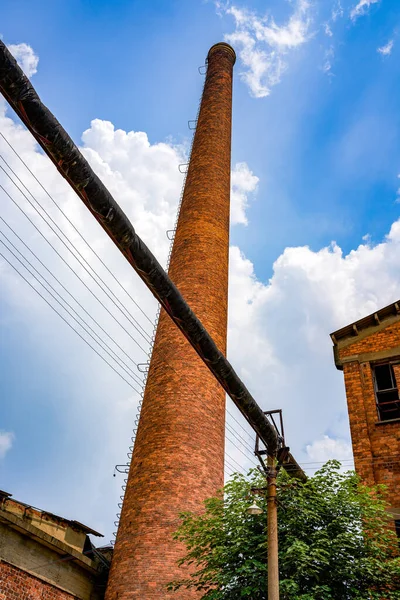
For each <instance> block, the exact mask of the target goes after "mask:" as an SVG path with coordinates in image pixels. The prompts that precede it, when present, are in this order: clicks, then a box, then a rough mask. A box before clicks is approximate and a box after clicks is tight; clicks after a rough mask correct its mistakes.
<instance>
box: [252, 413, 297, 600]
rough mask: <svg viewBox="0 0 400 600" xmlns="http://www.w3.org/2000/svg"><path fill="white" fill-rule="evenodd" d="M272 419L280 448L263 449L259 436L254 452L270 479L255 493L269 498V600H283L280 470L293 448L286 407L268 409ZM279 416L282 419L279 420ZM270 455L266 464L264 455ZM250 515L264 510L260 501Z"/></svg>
mask: <svg viewBox="0 0 400 600" xmlns="http://www.w3.org/2000/svg"><path fill="white" fill-rule="evenodd" d="M264 414H265V416H266V417H267V418H268V419H269V420H270V422H271V424H272V426H273V427H274V429H275V431H276V434H277V436H278V449H277V452H276V454H274V453H273V452H270V451H269V450H268V449H262V448H260V438H259V436H256V445H255V449H254V454H255V455H256V457H257V458H258V460H259V461H260V464H261V466H259V467H258V469H259V471H260V473H262V475H264V477H265V478H266V480H267V487H263V488H252V490H251V491H252V492H253V494H263V495H265V496H266V498H267V544H268V555H267V560H268V600H279V558H278V503H277V497H276V478H277V475H278V471H279V469H280V468H281V467H282V466H283V465H284V464H285V462H286V461H287V460H288V456H289V455H290V452H289V450H290V449H289V448H288V447H287V446H286V445H285V433H284V429H283V417H282V410H281V409H278V410H269V411H266V412H264ZM275 419H277V420H278V419H279V420H278V422H277V421H276V420H275ZM263 456H264V457H265V456H266V463H267V464H265V462H264V459H263V458H262V457H263ZM248 512H249V513H250V514H260V513H261V512H262V509H260V508H259V507H257V505H256V504H254V505H253V506H251V507H250V508H249V509H248Z"/></svg>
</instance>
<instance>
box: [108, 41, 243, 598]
mask: <svg viewBox="0 0 400 600" xmlns="http://www.w3.org/2000/svg"><path fill="white" fill-rule="evenodd" d="M234 63H235V53H234V51H233V49H232V48H231V47H230V46H229V45H228V44H225V43H219V44H216V45H215V46H213V47H212V48H211V49H210V51H209V52H208V57H207V73H206V79H205V84H204V90H203V96H202V101H201V106H200V112H199V117H198V121H197V126H196V132H195V136H194V140H193V148H192V153H191V158H190V164H189V168H188V173H187V178H186V183H185V189H184V193H183V198H182V205H181V209H180V214H179V220H178V225H177V229H176V232H175V237H174V244H173V250H172V255H171V262H170V268H169V275H170V277H171V279H172V281H173V282H174V283H175V285H176V286H177V287H178V289H179V290H180V292H181V293H182V294H183V296H184V298H185V300H186V301H187V302H188V303H189V305H190V306H191V308H192V309H193V311H194V312H195V314H196V315H197V316H198V318H199V319H200V320H201V322H202V323H203V324H204V326H205V327H206V328H207V330H208V332H209V333H210V334H211V336H212V337H213V339H214V340H215V342H216V344H217V345H218V347H219V348H220V350H221V351H222V352H225V351H226V335H227V303H228V252H229V213H230V170H231V113H232V71H233V65H234ZM224 444H225V392H224V391H223V389H222V388H221V387H220V385H219V384H218V383H217V381H216V380H215V378H214V377H213V376H212V375H211V373H210V372H209V370H208V369H207V367H206V366H205V365H204V364H203V362H202V361H201V359H200V358H199V357H198V355H197V354H196V352H195V350H194V349H193V348H192V347H191V346H190V344H189V342H188V341H187V340H186V338H184V336H183V335H182V333H181V332H180V331H179V330H178V329H177V327H176V326H175V325H174V323H172V321H171V320H170V318H169V317H168V316H167V314H166V313H165V312H164V311H162V312H161V315H160V320H159V324H158V328H157V334H156V339H155V344H154V349H153V354H152V358H151V363H150V369H149V376H148V379H147V385H146V390H145V395H144V399H143V405H142V410H141V415H140V421H139V426H138V431H137V436H136V441H135V446H134V450H133V456H132V461H131V466H130V472H129V476H128V482H127V486H126V491H125V498H124V502H123V506H122V510H121V517H120V523H119V528H118V533H117V538H116V543H115V548H114V557H113V561H112V564H111V571H110V578H109V583H108V587H107V592H106V598H107V600H117V599H118V600H128V599H129V600H133V599H134V598H137V599H138V600H139V599H140V600H153V599H154V600H156V599H157V600H160V599H166V598H171V599H173V600H180V599H185V600H187V599H188V598H196V597H198V593H195V592H194V591H192V592H191V591H188V590H182V591H178V592H171V593H169V592H168V591H167V587H166V584H167V583H168V582H170V581H171V580H173V579H177V578H182V577H183V576H185V575H186V572H185V570H184V568H183V567H182V568H180V567H178V565H177V561H178V559H179V558H180V557H181V556H182V554H183V547H182V546H181V545H180V544H179V543H177V542H174V541H173V539H172V533H173V532H174V531H175V530H176V528H177V526H178V524H179V513H180V512H182V511H185V510H189V511H192V512H195V511H201V510H202V509H203V501H204V500H205V499H206V498H208V497H210V496H213V495H215V493H216V492H217V490H218V489H220V488H221V487H222V486H223V475H224Z"/></svg>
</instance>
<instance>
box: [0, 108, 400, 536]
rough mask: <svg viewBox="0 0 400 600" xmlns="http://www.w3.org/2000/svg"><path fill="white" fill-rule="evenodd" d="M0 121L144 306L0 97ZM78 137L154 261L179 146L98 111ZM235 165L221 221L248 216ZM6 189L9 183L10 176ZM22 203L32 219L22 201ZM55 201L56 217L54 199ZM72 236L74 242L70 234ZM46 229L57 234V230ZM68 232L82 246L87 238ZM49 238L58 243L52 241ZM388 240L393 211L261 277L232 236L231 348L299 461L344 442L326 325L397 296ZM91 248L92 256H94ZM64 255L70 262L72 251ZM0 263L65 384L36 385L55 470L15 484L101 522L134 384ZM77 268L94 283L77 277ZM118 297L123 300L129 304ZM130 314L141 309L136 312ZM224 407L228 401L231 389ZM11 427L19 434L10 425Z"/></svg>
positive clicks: (41, 250)
mask: <svg viewBox="0 0 400 600" xmlns="http://www.w3.org/2000/svg"><path fill="white" fill-rule="evenodd" d="M0 129H1V131H2V132H3V133H4V134H5V135H6V136H7V138H8V139H10V140H11V141H12V142H13V144H14V145H15V147H16V148H17V150H18V151H19V152H20V153H21V155H22V157H23V158H24V160H25V161H26V162H27V163H28V164H29V165H30V166H31V168H32V169H33V170H34V171H35V173H36V174H37V175H38V176H39V178H40V179H41V180H42V181H43V182H44V183H45V185H46V187H47V188H48V189H49V190H50V191H51V192H52V194H53V196H54V198H55V199H56V200H57V201H58V202H60V204H61V205H62V207H63V208H64V210H65V211H66V212H67V213H68V215H69V216H70V217H71V218H72V219H73V220H74V222H76V223H77V225H78V226H79V228H80V229H81V230H82V231H83V232H84V233H85V236H86V237H87V238H88V239H89V241H90V242H91V243H92V244H93V245H94V246H95V248H96V250H97V251H98V252H99V254H100V255H101V257H102V258H103V260H105V262H106V263H107V264H108V265H109V266H110V267H111V268H112V270H113V271H114V273H115V275H116V277H117V279H118V280H120V281H122V282H123V283H124V285H126V286H127V288H128V290H129V291H130V293H131V294H132V295H133V296H134V298H135V299H136V300H137V301H138V302H139V303H140V305H141V306H142V307H144V308H145V310H146V312H148V314H149V315H150V316H153V315H154V313H155V302H154V301H153V300H152V298H151V296H150V293H149V292H148V291H147V289H145V288H144V285H143V284H142V283H141V282H140V280H139V279H138V278H137V277H136V275H135V274H133V273H132V270H131V268H130V267H129V266H128V265H127V264H126V262H125V261H124V259H123V258H122V257H121V256H120V255H119V253H118V252H117V251H116V250H114V248H113V246H112V244H111V243H110V242H109V240H108V238H107V237H106V236H105V234H104V233H103V232H102V230H101V228H100V227H99V226H98V225H97V224H96V222H95V221H94V220H93V218H92V217H91V216H90V215H89V214H88V212H87V210H86V209H85V208H84V207H83V206H82V204H81V202H80V201H79V200H78V199H77V198H76V196H75V195H74V193H73V192H72V191H71V190H70V189H69V187H68V185H67V184H66V183H65V182H64V181H63V180H62V179H61V178H60V176H59V174H58V173H57V171H56V169H55V168H53V166H52V165H50V164H49V161H48V159H47V158H46V157H45V156H43V154H42V153H41V152H39V151H38V148H37V147H36V145H35V143H34V142H33V140H32V137H31V135H30V134H29V133H28V132H26V131H25V130H24V129H23V128H22V127H20V126H18V125H16V124H15V123H14V122H13V121H11V119H9V118H7V116H6V115H5V114H4V105H2V106H0ZM83 146H84V147H83V151H84V153H85V155H86V157H87V158H88V159H89V160H90V162H91V164H92V165H93V167H94V168H95V169H96V171H97V172H98V174H99V175H100V177H101V178H102V179H103V181H104V183H105V184H106V185H107V187H108V188H109V189H110V191H111V192H112V193H113V194H114V196H115V198H116V199H117V201H118V202H119V203H120V204H121V206H122V208H123V209H124V210H125V212H126V213H127V215H128V216H129V218H130V219H131V220H132V222H133V224H134V225H135V227H136V229H137V230H138V232H139V234H140V235H142V236H143V238H144V241H145V242H146V243H147V244H148V245H149V247H150V248H151V249H152V250H153V251H154V252H155V254H156V256H157V257H158V258H159V259H160V260H161V261H162V262H163V263H165V259H166V255H167V251H168V245H169V243H168V240H167V238H166V236H165V231H166V230H167V229H171V228H172V227H173V223H174V220H175V211H176V207H177V203H178V199H179V196H180V190H181V184H182V176H181V175H180V174H179V172H178V164H179V163H181V162H185V158H184V156H183V150H182V148H181V146H179V145H174V144H172V143H169V144H167V143H152V142H151V141H150V140H149V139H148V137H147V135H146V134H145V133H144V132H125V131H122V130H116V129H115V128H114V126H113V125H112V124H111V123H110V122H107V121H100V120H94V121H93V122H92V124H91V126H90V128H89V129H88V130H87V131H86V132H85V133H84V134H83ZM0 147H1V153H2V154H4V155H5V156H6V158H7V160H9V161H11V163H12V166H13V168H15V169H17V170H18V172H19V173H20V174H22V176H23V177H24V179H25V181H26V183H27V184H28V185H29V187H30V188H31V189H32V191H33V193H35V194H36V195H38V196H40V199H41V201H42V202H45V203H46V208H47V209H48V210H52V211H53V207H52V204H51V202H50V201H49V199H48V198H46V196H45V195H44V194H43V193H42V192H41V191H40V188H39V187H38V186H37V185H36V184H35V183H34V182H33V180H32V179H31V178H30V176H28V175H27V174H26V173H25V172H24V171H23V170H21V165H20V164H19V163H18V161H17V159H16V158H15V156H13V155H12V154H11V153H9V152H8V151H7V149H6V147H5V146H4V144H3V142H1V140H0ZM233 173H234V174H233V177H232V187H233V197H232V201H233V207H232V213H233V214H232V220H233V221H234V222H237V223H245V222H246V220H247V219H246V214H245V209H246V205H247V202H248V200H247V198H248V197H249V196H251V194H252V193H254V192H255V190H256V187H257V183H258V178H257V177H256V175H255V174H253V173H252V172H251V170H250V169H249V168H248V167H247V165H246V164H245V163H239V164H238V165H236V168H235V169H234V172H233ZM3 180H4V178H3V177H2V181H3ZM7 189H10V190H11V187H10V186H9V185H8V184H7ZM19 201H21V202H22V198H19ZM29 214H30V215H32V218H34V219H35V220H36V215H35V214H34V213H33V212H32V211H30V213H29ZM52 214H53V215H54V217H55V218H56V219H57V220H58V222H60V223H61V224H62V223H63V221H61V220H59V215H58V213H57V212H56V211H54V212H53V213H52ZM2 216H3V217H4V218H6V219H7V220H8V221H9V222H11V223H12V224H13V226H14V227H15V229H17V231H18V232H19V233H20V234H22V236H23V238H24V239H25V240H26V241H27V242H28V243H29V244H30V245H32V247H34V249H35V251H36V252H37V254H38V255H39V256H40V258H41V259H42V260H44V262H45V263H46V264H48V265H49V267H50V268H52V269H53V270H54V271H55V272H57V275H58V276H59V278H60V279H62V281H63V282H64V283H65V285H66V286H67V287H68V289H70V290H71V291H73V293H74V295H76V297H77V298H78V299H79V300H80V301H81V302H82V303H83V304H84V305H85V306H86V307H87V308H88V309H89V311H90V312H91V314H93V315H94V316H95V317H97V319H98V320H99V321H101V323H102V325H103V327H105V329H106V330H107V331H109V332H110V334H111V335H112V336H113V337H114V338H115V339H116V340H118V342H119V343H120V344H121V345H122V347H123V348H124V349H125V350H126V351H127V352H128V354H129V355H130V356H131V357H132V358H133V359H134V360H139V359H140V360H142V358H141V354H140V352H139V350H138V349H137V348H136V347H135V345H134V344H133V342H132V340H130V339H129V338H128V337H127V336H126V335H125V333H124V332H123V331H121V329H120V328H119V327H117V325H116V324H115V322H113V320H112V319H111V318H110V317H109V316H108V315H107V314H105V313H104V311H103V310H102V309H101V308H100V307H99V306H98V305H97V303H95V302H94V300H93V299H92V298H91V296H90V295H89V294H88V292H87V291H86V290H85V289H83V288H82V286H81V285H80V284H79V283H78V282H77V281H75V279H74V278H73V277H72V276H71V275H69V274H68V272H67V270H66V268H65V266H63V265H62V264H61V263H60V261H59V259H57V257H54V256H52V255H51V252H50V249H49V247H48V246H46V244H45V243H44V242H43V241H41V240H40V237H39V236H38V235H37V234H36V233H35V232H33V231H32V229H31V227H30V226H29V225H28V224H27V223H26V221H25V220H24V219H23V217H22V216H21V215H20V214H19V213H18V212H17V211H16V210H15V208H14V207H13V206H12V205H11V203H10V202H9V201H8V200H7V199H5V198H2ZM38 223H39V221H38ZM64 225H65V224H64ZM74 235H75V234H74ZM74 240H75V241H76V242H77V243H78V242H79V239H77V238H76V235H75V237H74ZM52 241H53V242H54V243H56V244H58V242H57V240H56V238H55V237H54V236H52ZM79 244H80V245H79V247H80V249H81V250H82V252H85V255H86V250H85V248H84V246H83V245H82V244H81V243H80V242H79ZM59 247H60V246H59ZM60 251H61V252H62V253H63V254H65V255H66V253H65V250H64V249H62V248H61V247H60ZM399 251H400V221H399V222H395V223H394V224H393V226H392V228H391V230H390V232H389V234H388V236H387V237H386V238H385V239H384V240H383V241H382V242H381V243H380V244H378V245H375V246H374V245H372V244H370V243H364V244H361V245H360V246H358V247H357V248H356V249H355V250H353V251H351V252H349V253H348V254H347V255H344V254H343V252H342V251H341V249H340V248H339V247H338V246H337V245H336V244H334V243H332V245H330V246H329V247H326V248H322V249H320V250H318V251H313V250H311V249H310V248H308V247H306V246H304V247H297V248H286V249H285V250H284V251H283V252H282V254H281V255H280V256H279V257H278V258H277V260H276V261H275V264H274V267H273V274H272V277H271V279H270V280H269V281H261V280H260V279H258V278H257V276H256V273H255V270H254V266H253V264H252V263H251V261H250V260H248V259H247V258H246V257H245V256H244V255H243V253H241V251H240V249H239V248H237V247H233V248H231V252H230V293H229V344H228V347H229V359H230V360H231V362H232V364H233V365H234V367H235V368H236V369H237V370H238V372H239V373H240V374H241V376H242V377H243V379H244V381H245V382H246V383H247V385H248V386H249V388H250V390H251V391H252V393H253V394H254V396H255V398H256V399H257V401H258V402H259V403H260V404H261V406H262V407H263V408H264V410H267V409H273V408H278V407H281V408H283V410H284V418H285V430H286V438H287V443H288V444H289V445H290V446H291V448H292V450H293V452H294V454H295V456H296V458H297V459H298V460H299V461H300V462H307V460H309V457H310V454H309V453H308V450H307V446H309V447H311V448H312V449H314V450H315V448H318V441H321V440H322V441H324V440H325V438H324V436H329V438H330V439H334V440H342V441H343V448H344V444H345V443H348V440H349V431H348V420H347V409H346V401H345V394H344V383H343V375H342V373H340V372H338V371H337V370H336V369H335V366H334V363H333V357H332V344H331V340H330V338H329V333H330V332H331V331H333V330H335V329H336V328H338V327H341V326H343V325H345V324H347V323H350V322H352V321H353V320H355V319H357V318H360V317H362V316H365V315H366V314H369V313H371V312H373V311H375V310H376V309H378V308H379V307H382V306H384V305H386V304H388V303H389V302H393V301H394V300H396V299H397V298H398V297H399V295H400V283H399V282H400V265H399V261H398V256H399ZM66 256H67V255H66ZM90 260H91V262H92V264H96V266H97V267H98V266H99V265H98V263H95V261H94V259H93V258H92V257H90ZM68 261H70V262H71V263H72V259H71V258H68ZM80 271H81V270H80ZM0 275H1V277H2V294H3V297H4V299H5V300H6V301H7V302H8V304H9V306H10V311H11V312H12V315H11V316H12V320H13V322H14V323H17V324H21V325H22V326H23V327H24V331H26V332H27V334H29V336H28V335H27V337H28V341H27V342H26V343H28V342H29V337H30V338H31V339H32V348H33V349H34V352H35V356H36V360H37V361H38V363H39V361H41V362H42V363H43V364H44V365H46V373H47V372H48V373H53V374H57V378H63V379H62V380H63V381H65V387H66V389H67V392H68V393H66V394H65V398H64V396H60V397H57V406H56V408H55V406H54V403H55V400H54V398H53V397H52V396H51V397H47V396H46V394H43V398H42V399H41V402H42V404H43V406H44V407H47V406H50V407H51V409H52V411H54V414H57V416H58V421H57V423H55V424H53V426H54V427H56V428H57V437H58V439H59V441H60V443H59V444H57V447H56V448H55V449H53V454H54V456H53V455H52V457H51V459H52V460H54V461H57V469H54V468H50V467H53V466H54V465H53V464H51V465H49V468H48V469H47V470H46V468H45V467H43V468H42V469H41V470H40V473H38V472H37V471H36V472H35V473H32V475H30V474H29V472H27V474H26V476H25V478H24V485H26V486H29V498H27V499H28V501H29V502H32V503H35V504H36V505H39V506H41V505H43V506H45V507H46V508H47V509H48V510H53V511H54V512H59V513H61V514H66V515H68V516H69V515H70V516H71V518H76V519H77V520H80V521H83V522H85V521H87V522H88V524H89V525H91V526H92V527H94V528H96V529H97V528H98V529H99V530H100V531H104V533H106V534H107V535H109V534H110V530H112V522H113V520H114V513H115V510H116V505H117V502H119V499H118V496H119V486H120V484H121V481H118V480H117V479H116V480H113V479H112V478H111V472H112V468H113V465H114V464H116V463H121V462H122V461H124V460H125V452H126V451H127V447H128V445H129V438H130V430H131V428H132V426H133V422H134V418H135V414H136V405H137V400H136V397H135V395H134V394H133V393H131V392H130V391H129V390H127V387H126V386H125V384H123V383H122V382H121V381H119V380H118V379H117V378H116V377H115V376H114V374H113V373H112V371H110V370H109V369H108V368H104V365H103V363H101V362H99V359H98V358H97V357H96V356H95V355H94V353H93V352H91V351H90V350H89V349H87V348H86V347H85V346H84V344H83V343H82V342H81V341H80V340H79V339H78V338H77V337H76V336H75V334H72V333H71V332H69V330H67V328H66V327H65V326H64V325H63V324H62V323H61V322H60V321H59V320H58V318H57V317H55V316H53V315H52V313H50V310H49V309H48V308H47V307H46V306H45V305H44V303H43V302H42V301H41V300H40V299H37V298H36V297H35V296H34V294H33V293H31V292H29V289H28V288H27V286H26V284H25V283H24V282H21V281H20V280H19V279H18V277H17V276H15V274H13V273H12V272H11V270H10V269H9V268H8V267H7V266H6V265H5V264H4V263H3V262H2V263H1V264H0ZM83 275H84V276H85V281H87V282H88V284H90V286H93V289H96V287H95V286H94V285H93V284H92V282H90V280H89V278H88V276H87V275H85V274H84V273H83ZM102 276H103V277H104V278H105V279H106V281H107V282H108V283H109V285H110V286H111V287H112V289H113V290H114V291H115V292H116V293H117V294H118V295H119V296H120V297H121V298H122V299H123V300H124V302H125V303H126V302H127V298H126V297H125V296H124V295H122V292H120V290H119V289H118V287H116V284H115V282H114V281H113V280H111V279H110V278H109V277H108V275H107V273H105V272H104V271H102ZM105 302H107V300H105ZM107 305H110V304H109V303H108V302H107ZM129 307H130V308H131V309H132V310H134V307H133V305H131V304H130V305H129ZM110 308H112V307H111V306H110ZM116 314H117V313H116ZM134 314H135V316H138V318H140V315H138V313H137V312H135V313H134ZM2 319H4V315H2ZM142 322H143V323H144V324H145V322H144V321H142ZM55 331H56V332H57V335H56V336H55V335H54V332H55ZM25 341H26V340H25ZM38 376H39V375H38ZM43 386H44V387H45V385H44V384H43ZM68 386H70V389H69V388H68ZM83 399H84V401H83ZM110 399H111V400H112V401H110ZM16 401H18V402H20V406H19V408H20V411H21V414H23V403H24V402H26V401H27V400H26V399H23V398H21V399H17V400H16ZM229 409H230V410H231V411H232V412H233V414H236V413H235V409H234V407H233V406H232V403H231V402H230V401H229ZM77 415H79V419H77ZM19 422H20V421H19ZM19 422H18V423H19ZM231 423H234V422H232V421H231ZM18 426H19V425H18ZM45 426H46V424H45V423H43V428H45ZM244 426H245V427H246V425H244ZM12 427H13V428H14V430H15V433H16V435H17V436H19V431H18V430H16V429H15V427H14V426H13V425H12ZM235 427H236V425H235ZM38 435H40V437H41V439H42V442H43V439H46V435H45V429H43V430H39V431H38ZM244 435H246V434H244ZM325 441H326V440H325ZM340 443H342V442H340ZM337 444H339V442H337ZM251 445H252V442H251V441H250V446H251ZM326 446H327V448H328V449H327V450H326V456H327V457H330V456H329V444H328V442H326ZM340 447H342V446H340ZM314 450H311V452H313V451H314ZM231 452H232V453H233V454H234V457H235V460H238V461H242V460H243V458H242V454H241V452H239V451H236V452H235V450H234V449H232V450H231ZM321 452H322V450H321ZM324 456H325V455H324ZM321 460H323V459H321ZM82 465H84V471H82ZM105 466H106V468H105ZM55 473H56V475H55ZM55 477H56V481H55V479H54V478H55ZM110 481H112V483H113V484H114V485H111V484H110ZM10 491H11V492H13V490H10ZM26 496H27V494H26ZM100 500H101V501H100Z"/></svg>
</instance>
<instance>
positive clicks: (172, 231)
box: [165, 229, 175, 242]
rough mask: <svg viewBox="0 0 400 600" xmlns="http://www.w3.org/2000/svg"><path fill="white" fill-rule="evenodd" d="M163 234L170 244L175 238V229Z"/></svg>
mask: <svg viewBox="0 0 400 600" xmlns="http://www.w3.org/2000/svg"><path fill="white" fill-rule="evenodd" d="M165 234H166V236H167V238H168V239H169V241H170V242H172V240H173V239H174V237H175V229H167V231H166V232H165Z"/></svg>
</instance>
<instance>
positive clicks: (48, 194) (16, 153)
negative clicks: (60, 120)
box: [0, 131, 153, 325]
mask: <svg viewBox="0 0 400 600" xmlns="http://www.w3.org/2000/svg"><path fill="white" fill-rule="evenodd" d="M0 136H1V137H2V138H3V140H4V141H5V142H6V144H7V145H8V146H9V147H10V148H11V150H12V151H13V152H14V154H15V155H16V156H17V158H18V159H19V160H20V161H21V163H22V164H23V165H24V166H25V167H26V169H27V170H28V171H29V173H30V174H31V175H32V177H33V178H34V179H35V181H36V182H37V183H38V184H39V185H40V187H41V188H42V190H43V191H44V192H45V194H46V195H47V196H48V197H49V198H50V200H51V201H52V202H53V204H54V205H55V206H56V207H57V208H58V210H59V211H60V212H61V214H62V215H63V216H64V217H65V219H66V220H67V221H68V223H69V224H70V225H71V227H72V228H73V229H74V231H75V232H76V233H77V234H78V235H79V237H80V238H81V239H82V240H83V242H84V243H85V244H86V246H87V247H88V248H89V249H90V250H91V251H92V253H93V254H94V255H95V256H96V257H97V259H98V260H99V261H100V262H101V264H102V265H103V267H104V268H105V269H106V270H107V272H108V273H109V274H110V275H111V277H112V278H113V279H114V281H115V282H116V283H117V285H118V286H119V287H120V288H121V289H122V290H123V291H124V292H125V293H126V294H127V296H128V297H129V298H130V300H132V302H133V303H134V305H135V306H136V307H137V308H138V310H140V312H141V313H142V315H143V316H144V317H145V318H146V319H147V321H149V323H150V324H151V325H153V321H152V320H151V319H150V317H149V316H148V315H147V314H146V313H145V311H144V310H143V309H142V307H141V306H140V304H138V303H137V301H136V300H135V299H134V298H133V296H132V295H131V294H130V293H129V291H128V290H127V289H126V288H125V286H124V285H122V283H121V282H120V280H119V279H118V278H117V277H116V276H115V275H114V273H113V272H112V271H111V269H110V268H109V267H108V266H107V265H106V263H105V262H104V261H103V259H102V258H101V256H99V254H98V253H97V252H96V250H95V249H94V248H93V246H92V245H91V244H90V243H89V242H88V241H87V239H86V238H85V237H84V236H83V235H82V233H81V232H80V231H79V229H78V228H77V227H76V226H75V224H74V223H73V222H72V221H71V219H70V218H69V217H68V215H67V214H66V213H65V212H64V211H63V209H62V208H61V206H60V205H59V204H58V202H56V200H54V198H53V196H52V195H51V194H50V193H49V191H48V190H47V189H46V188H45V186H44V185H43V184H42V182H41V181H40V180H39V179H38V177H37V176H36V175H35V173H34V172H33V171H32V170H31V169H30V168H29V166H28V165H27V163H26V162H25V161H24V160H23V158H22V157H21V155H20V154H19V153H18V152H17V151H16V150H15V148H14V146H13V145H12V144H11V142H10V141H9V140H8V139H7V138H6V137H5V135H4V134H3V133H2V132H1V131H0ZM18 179H19V178H18ZM19 181H21V180H20V179H19ZM21 183H22V182H21ZM24 187H25V186H24Z"/></svg>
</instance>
